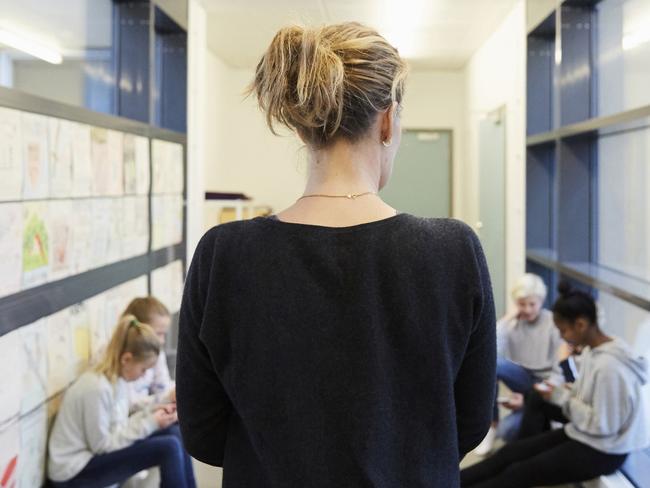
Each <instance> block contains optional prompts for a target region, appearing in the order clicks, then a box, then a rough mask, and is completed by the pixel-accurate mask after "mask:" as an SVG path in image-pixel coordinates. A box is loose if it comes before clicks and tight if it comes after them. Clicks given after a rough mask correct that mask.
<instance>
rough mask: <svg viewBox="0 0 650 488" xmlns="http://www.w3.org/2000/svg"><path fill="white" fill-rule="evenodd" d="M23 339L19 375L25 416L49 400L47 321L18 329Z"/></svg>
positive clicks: (21, 410) (22, 410)
mask: <svg viewBox="0 0 650 488" xmlns="http://www.w3.org/2000/svg"><path fill="white" fill-rule="evenodd" d="M18 332H19V333H20V336H21V338H22V349H21V351H20V354H21V357H22V361H21V363H22V364H21V363H19V364H20V371H19V372H18V375H19V376H20V378H21V384H22V391H23V393H22V395H21V399H20V412H21V414H25V413H27V412H30V411H32V410H34V409H35V408H36V407H38V406H40V405H41V404H42V403H43V402H44V401H45V399H46V398H47V354H48V353H47V330H46V323H45V319H41V320H39V321H37V322H34V323H33V324H30V325H27V326H24V327H21V328H20V329H18Z"/></svg>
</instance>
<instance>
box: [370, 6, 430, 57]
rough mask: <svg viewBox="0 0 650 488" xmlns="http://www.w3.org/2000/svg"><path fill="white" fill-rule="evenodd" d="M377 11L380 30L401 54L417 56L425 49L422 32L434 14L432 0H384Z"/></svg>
mask: <svg viewBox="0 0 650 488" xmlns="http://www.w3.org/2000/svg"><path fill="white" fill-rule="evenodd" d="M377 13H378V14H379V17H380V19H381V20H380V22H379V23H380V26H381V29H380V32H381V33H382V34H383V35H384V36H385V37H386V39H387V40H388V42H390V43H391V44H393V45H394V46H395V47H396V48H397V49H398V50H399V53H400V55H401V56H403V57H405V58H417V57H419V55H421V54H422V52H423V51H425V48H426V46H423V45H422V40H421V33H422V31H423V30H426V29H427V28H428V26H427V23H428V22H429V21H430V19H431V18H432V16H433V14H434V6H433V2H432V0H400V1H397V0H383V1H382V2H380V3H379V5H378V7H377ZM425 52H426V51H425Z"/></svg>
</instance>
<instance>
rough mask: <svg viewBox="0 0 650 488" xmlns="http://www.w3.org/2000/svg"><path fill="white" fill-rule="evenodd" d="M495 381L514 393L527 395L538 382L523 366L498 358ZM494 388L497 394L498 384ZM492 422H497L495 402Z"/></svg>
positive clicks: (497, 414)
mask: <svg viewBox="0 0 650 488" xmlns="http://www.w3.org/2000/svg"><path fill="white" fill-rule="evenodd" d="M497 380H500V381H503V383H504V384H505V385H506V386H507V387H508V388H509V389H510V390H511V391H513V392H515V393H527V392H528V391H529V390H530V389H531V388H532V387H533V385H534V384H535V383H536V382H537V381H539V378H537V377H536V376H534V375H533V374H532V373H531V372H529V371H528V370H527V369H526V368H524V367H523V366H520V365H518V364H516V363H513V362H512V361H509V360H507V359H504V358H498V359H497ZM496 388H497V392H498V390H499V385H498V383H497V386H496ZM497 396H498V395H497ZM495 398H496V397H495ZM492 420H494V421H495V422H496V421H497V420H499V405H498V404H497V403H496V400H495V403H494V410H493V415H492Z"/></svg>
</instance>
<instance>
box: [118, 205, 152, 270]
mask: <svg viewBox="0 0 650 488" xmlns="http://www.w3.org/2000/svg"><path fill="white" fill-rule="evenodd" d="M122 204H123V208H122V212H123V217H122V225H121V232H122V259H128V258H131V257H134V256H140V255H142V254H145V253H146V252H147V249H148V247H149V200H148V199H147V197H124V198H123V199H122Z"/></svg>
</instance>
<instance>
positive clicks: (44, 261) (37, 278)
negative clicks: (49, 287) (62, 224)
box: [22, 203, 50, 287]
mask: <svg viewBox="0 0 650 488" xmlns="http://www.w3.org/2000/svg"><path fill="white" fill-rule="evenodd" d="M46 211H47V207H46V206H45V204H43V203H28V204H25V206H24V215H25V224H24V228H23V261H22V262H23V287H29V286H34V285H40V284H41V283H44V282H45V281H46V280H47V277H48V272H49V264H50V240H49V236H48V232H47V225H46V220H47V219H46V213H47V212H46Z"/></svg>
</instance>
